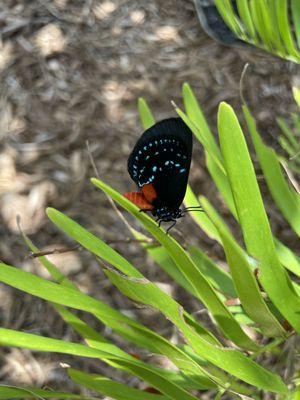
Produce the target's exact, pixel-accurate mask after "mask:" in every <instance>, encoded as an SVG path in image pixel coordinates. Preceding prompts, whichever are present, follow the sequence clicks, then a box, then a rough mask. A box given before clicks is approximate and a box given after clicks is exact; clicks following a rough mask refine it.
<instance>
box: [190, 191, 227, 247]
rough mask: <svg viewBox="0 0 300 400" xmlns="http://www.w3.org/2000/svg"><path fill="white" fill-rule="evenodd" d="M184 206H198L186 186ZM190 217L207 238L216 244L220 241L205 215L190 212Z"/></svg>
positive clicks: (192, 193)
mask: <svg viewBox="0 0 300 400" xmlns="http://www.w3.org/2000/svg"><path fill="white" fill-rule="evenodd" d="M184 204H185V205H186V207H189V206H197V205H199V206H200V204H199V201H198V199H197V197H196V196H195V194H194V192H193V190H192V189H191V187H190V185H188V186H187V189H186V193H185V198H184ZM190 217H191V218H193V220H194V221H195V222H196V223H197V224H198V225H199V226H200V228H201V229H202V230H203V232H205V233H206V235H207V236H208V237H210V238H211V239H214V240H216V241H217V242H220V241H221V239H220V238H219V234H218V231H217V230H216V228H215V227H214V225H213V224H212V222H211V221H210V220H209V218H208V217H207V215H205V213H203V212H191V213H190Z"/></svg>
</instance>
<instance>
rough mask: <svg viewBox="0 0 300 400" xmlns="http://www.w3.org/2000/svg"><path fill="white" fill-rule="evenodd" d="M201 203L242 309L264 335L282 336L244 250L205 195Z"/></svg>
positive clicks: (280, 327) (280, 328)
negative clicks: (220, 244)
mask: <svg viewBox="0 0 300 400" xmlns="http://www.w3.org/2000/svg"><path fill="white" fill-rule="evenodd" d="M201 204H202V206H203V208H204V210H205V211H206V213H207V215H208V216H209V217H210V219H211V220H212V222H213V223H214V224H215V226H216V227H217V229H218V231H219V234H220V236H221V238H222V242H223V247H224V250H225V254H226V259H227V262H228V265H229V267H230V271H231V275H232V278H233V281H234V284H235V287H236V291H237V293H238V297H239V299H240V300H241V303H242V306H243V308H244V310H245V311H246V313H247V314H248V315H249V317H250V318H251V319H252V320H253V321H255V322H256V323H257V324H258V325H259V327H260V328H261V331H262V332H263V333H264V334H265V335H266V336H270V337H276V336H281V337H284V336H285V334H284V330H283V328H282V326H281V325H280V324H279V322H278V321H277V320H276V318H275V317H274V316H273V314H272V313H271V312H270V310H269V309H268V307H267V305H266V303H265V301H264V299H263V297H262V294H261V292H260V290H259V286H258V283H257V281H256V278H255V276H254V274H253V273H252V270H251V268H250V266H249V264H248V261H247V259H246V257H245V254H244V251H243V250H242V249H241V248H240V246H239V245H238V243H237V242H236V241H235V240H234V239H233V237H232V235H231V233H229V230H228V228H227V227H225V226H224V224H223V223H220V221H219V218H218V216H217V213H216V212H215V210H214V208H213V207H212V205H211V204H210V203H209V202H208V201H207V199H206V198H205V197H201Z"/></svg>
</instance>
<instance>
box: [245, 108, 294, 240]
mask: <svg viewBox="0 0 300 400" xmlns="http://www.w3.org/2000/svg"><path fill="white" fill-rule="evenodd" d="M243 112H244V115H245V118H246V121H247V125H248V128H249V132H250V135H251V138H252V142H253V145H254V148H255V151H256V154H257V157H258V160H259V163H260V166H261V169H262V171H263V174H264V177H265V180H266V183H267V185H268V188H269V190H270V193H271V195H272V197H273V199H274V201H275V203H276V204H277V206H278V208H279V209H280V211H281V213H282V215H283V216H284V217H285V219H286V221H287V222H288V223H289V224H290V226H291V227H292V228H293V229H294V231H295V232H296V233H297V234H298V236H300V196H299V195H298V194H297V193H296V192H295V191H294V190H293V189H291V188H290V187H289V185H288V184H287V182H286V181H285V179H284V176H283V173H282V171H281V167H280V163H279V161H278V157H277V155H276V153H275V151H274V150H273V149H271V148H270V147H268V146H266V145H265V144H264V143H263V141H262V139H261V137H260V135H259V133H258V132H257V129H256V124H255V121H254V119H253V117H252V115H251V113H250V111H249V109H248V107H247V106H246V105H244V106H243Z"/></svg>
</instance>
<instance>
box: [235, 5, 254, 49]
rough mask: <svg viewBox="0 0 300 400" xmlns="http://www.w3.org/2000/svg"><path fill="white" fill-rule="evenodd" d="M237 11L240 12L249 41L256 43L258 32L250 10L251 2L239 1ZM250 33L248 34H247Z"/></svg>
mask: <svg viewBox="0 0 300 400" xmlns="http://www.w3.org/2000/svg"><path fill="white" fill-rule="evenodd" d="M236 5H237V9H238V12H239V16H240V18H241V21H242V22H243V25H244V27H245V29H246V32H245V33H246V35H247V39H248V40H249V39H250V41H253V42H256V31H255V27H254V23H253V21H252V18H251V13H250V9H249V2H248V1H247V0H246V1H245V0H237V2H236ZM247 33H248V34H247Z"/></svg>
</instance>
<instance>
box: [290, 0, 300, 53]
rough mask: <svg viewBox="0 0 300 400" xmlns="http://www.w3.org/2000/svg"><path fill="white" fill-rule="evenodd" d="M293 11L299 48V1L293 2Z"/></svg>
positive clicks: (294, 0) (293, 0)
mask: <svg viewBox="0 0 300 400" xmlns="http://www.w3.org/2000/svg"><path fill="white" fill-rule="evenodd" d="M291 10H292V19H293V25H294V27H295V35H296V38H297V43H298V47H300V3H299V1H298V0H291Z"/></svg>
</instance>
